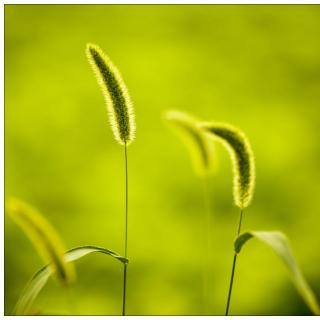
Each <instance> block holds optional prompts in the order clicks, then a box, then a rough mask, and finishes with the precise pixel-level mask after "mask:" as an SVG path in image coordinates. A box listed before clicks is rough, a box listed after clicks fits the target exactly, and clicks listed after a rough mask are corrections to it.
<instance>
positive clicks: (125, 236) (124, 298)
mask: <svg viewBox="0 0 320 320" xmlns="http://www.w3.org/2000/svg"><path fill="white" fill-rule="evenodd" d="M124 158H125V168H126V214H125V235H124V256H125V258H128V156H127V144H126V143H125V145H124ZM126 292H127V264H126V263H125V264H124V266H123V296H122V315H123V316H125V315H126Z"/></svg>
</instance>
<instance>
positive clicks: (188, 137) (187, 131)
mask: <svg viewBox="0 0 320 320" xmlns="http://www.w3.org/2000/svg"><path fill="white" fill-rule="evenodd" d="M164 118H165V119H166V120H167V121H168V122H169V123H170V124H173V126H174V127H175V128H177V129H178V130H177V133H178V134H179V136H180V137H181V139H182V140H183V141H184V142H185V144H186V145H187V147H188V149H189V151H190V155H191V158H192V163H193V167H194V170H195V172H196V173H197V174H198V175H199V176H205V175H207V174H208V173H210V172H212V171H213V170H214V169H215V159H214V146H213V143H212V141H210V139H208V137H207V136H206V134H205V133H204V132H203V130H201V129H200V128H199V127H198V125H197V123H198V120H197V119H195V118H194V117H192V116H190V115H189V114H187V113H185V112H181V111H176V110H170V111H167V112H166V113H165V114H164Z"/></svg>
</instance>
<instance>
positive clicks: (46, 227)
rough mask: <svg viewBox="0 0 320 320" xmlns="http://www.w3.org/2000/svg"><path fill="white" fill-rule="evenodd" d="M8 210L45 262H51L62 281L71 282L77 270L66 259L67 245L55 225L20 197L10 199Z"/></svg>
mask: <svg viewBox="0 0 320 320" xmlns="http://www.w3.org/2000/svg"><path fill="white" fill-rule="evenodd" d="M7 211H8V213H9V215H10V217H11V218H12V219H13V220H14V221H15V222H16V223H17V225H19V227H20V228H21V229H22V230H23V231H24V233H25V234H26V235H27V237H28V238H29V239H30V240H31V242H32V243H33V245H34V247H35V248H36V249H37V251H38V252H39V254H40V256H41V257H42V258H43V260H44V262H45V263H50V264H51V266H52V269H53V271H54V273H55V275H57V277H58V279H59V280H60V281H61V283H62V284H67V283H69V282H71V281H72V280H73V279H74V276H75V270H74V267H73V265H72V264H70V263H67V261H66V260H65V258H64V252H65V246H64V244H63V242H62V240H61V238H60V236H59V235H58V233H57V232H56V230H55V229H54V228H53V226H52V225H51V224H50V223H49V222H48V221H47V220H46V219H45V218H44V217H43V216H42V215H41V214H40V213H39V212H38V211H37V210H36V209H34V208H32V207H31V206H30V205H29V204H27V203H25V202H23V201H21V200H19V199H15V198H11V199H9V201H8V202H7Z"/></svg>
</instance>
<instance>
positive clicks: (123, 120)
mask: <svg viewBox="0 0 320 320" xmlns="http://www.w3.org/2000/svg"><path fill="white" fill-rule="evenodd" d="M86 54H87V57H88V60H89V63H90V65H91V66H92V68H93V71H94V73H95V75H96V77H97V80H98V84H99V85H100V87H101V89H102V92H103V95H104V98H105V101H106V104H107V109H108V112H109V120H110V124H111V128H112V131H113V134H114V137H115V139H116V140H117V141H118V142H119V143H120V144H123V145H124V144H126V145H128V144H130V143H131V142H132V141H133V140H134V136H135V127H136V126H135V117H134V111H133V106H132V102H131V99H130V96H129V93H128V90H127V87H126V85H125V83H124V81H123V80H122V77H121V74H120V72H119V71H118V69H117V68H116V66H115V65H114V64H113V63H112V62H111V60H110V59H109V57H108V56H107V55H106V54H105V53H104V52H103V51H102V50H101V49H100V48H99V47H98V46H97V45H94V44H90V43H89V44H87V49H86Z"/></svg>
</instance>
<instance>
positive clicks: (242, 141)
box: [200, 123, 255, 209]
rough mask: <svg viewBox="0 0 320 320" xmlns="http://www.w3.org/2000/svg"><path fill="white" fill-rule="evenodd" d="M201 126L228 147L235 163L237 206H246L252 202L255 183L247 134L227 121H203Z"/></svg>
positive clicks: (235, 198) (234, 192)
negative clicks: (226, 122)
mask: <svg viewBox="0 0 320 320" xmlns="http://www.w3.org/2000/svg"><path fill="white" fill-rule="evenodd" d="M200 127H201V128H202V129H204V130H205V131H206V132H208V133H209V134H210V135H211V136H212V137H213V138H215V139H216V140H217V141H220V142H222V143H223V145H225V146H226V147H227V150H228V151H229V153H230V155H231V159H232V163H233V175H234V188H233V195H234V201H235V204H236V206H238V207H240V208H242V209H243V208H245V207H247V206H248V205H249V204H250V201H251V199H252V196H253V190H254V183H255V168H254V157H253V152H252V149H251V145H250V143H249V140H248V138H247V137H246V135H245V134H244V133H243V132H242V131H241V130H239V129H237V128H235V127H234V126H231V125H229V124H225V123H202V124H200Z"/></svg>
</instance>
